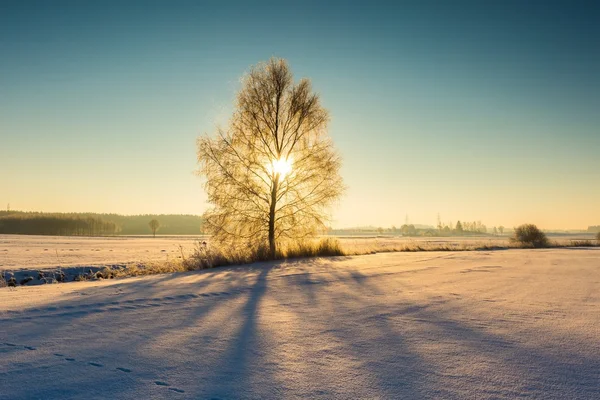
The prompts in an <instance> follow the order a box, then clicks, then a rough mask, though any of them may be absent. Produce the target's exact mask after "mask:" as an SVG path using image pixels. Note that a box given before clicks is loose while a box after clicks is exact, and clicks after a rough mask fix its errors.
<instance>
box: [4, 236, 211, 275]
mask: <svg viewBox="0 0 600 400" xmlns="http://www.w3.org/2000/svg"><path fill="white" fill-rule="evenodd" d="M198 240H204V239H203V237H201V236H157V237H156V238H152V237H143V236H142V237H140V236H114V237H83V236H33V235H0V271H2V270H23V269H25V270H37V269H48V268H55V267H57V266H61V267H71V266H101V265H111V264H128V263H137V262H142V263H147V262H150V261H166V260H169V259H173V258H178V257H180V256H181V250H182V249H183V251H184V254H189V253H190V252H191V251H192V250H193V248H194V245H195V243H196V242H197V241H198ZM180 246H181V248H180Z"/></svg>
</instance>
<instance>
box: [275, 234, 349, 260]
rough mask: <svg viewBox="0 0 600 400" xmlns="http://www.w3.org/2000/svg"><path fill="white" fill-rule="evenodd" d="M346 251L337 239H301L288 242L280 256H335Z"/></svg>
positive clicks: (341, 254)
mask: <svg viewBox="0 0 600 400" xmlns="http://www.w3.org/2000/svg"><path fill="white" fill-rule="evenodd" d="M345 254H346V253H345V252H344V250H342V246H341V245H340V242H339V241H338V240H337V239H333V238H324V239H321V240H318V241H303V242H295V243H292V244H289V245H288V246H287V247H286V248H285V249H284V251H283V254H282V256H283V257H282V258H304V257H335V256H343V255H345Z"/></svg>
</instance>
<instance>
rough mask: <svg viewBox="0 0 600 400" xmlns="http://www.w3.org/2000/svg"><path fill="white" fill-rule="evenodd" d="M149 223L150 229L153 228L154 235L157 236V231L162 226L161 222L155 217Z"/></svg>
mask: <svg viewBox="0 0 600 400" xmlns="http://www.w3.org/2000/svg"><path fill="white" fill-rule="evenodd" d="M148 225H149V226H150V229H151V230H152V235H153V237H156V231H157V230H158V228H160V222H158V221H157V220H155V219H153V220H152V221H150V222H149V223H148Z"/></svg>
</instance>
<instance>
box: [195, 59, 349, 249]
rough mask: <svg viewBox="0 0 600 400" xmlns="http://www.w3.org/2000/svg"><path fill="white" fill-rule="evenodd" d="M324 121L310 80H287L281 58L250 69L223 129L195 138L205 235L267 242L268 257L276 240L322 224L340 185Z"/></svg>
mask: <svg viewBox="0 0 600 400" xmlns="http://www.w3.org/2000/svg"><path fill="white" fill-rule="evenodd" d="M328 121H329V115H328V113H327V111H326V110H325V109H324V108H323V107H322V106H321V103H320V100H319V96H318V95H317V94H315V93H314V92H313V91H312V88H311V85H310V81H309V80H308V79H302V80H300V81H299V82H298V83H294V80H293V76H292V73H291V71H290V69H289V67H288V64H287V62H286V61H285V60H282V59H276V58H272V59H270V60H269V61H268V62H266V63H260V64H258V65H256V66H254V67H252V68H251V69H250V71H249V72H248V73H247V74H246V75H245V76H244V77H243V78H242V88H241V90H240V92H239V93H238V96H237V101H236V108H235V111H234V113H233V115H232V117H231V120H230V123H229V125H228V127H227V129H225V130H223V129H218V131H217V136H216V137H215V138H209V137H200V138H199V139H198V162H199V164H200V170H199V173H200V174H201V175H203V176H205V177H206V183H205V189H206V192H207V194H208V201H209V202H210V203H212V205H213V207H212V208H211V209H210V210H208V211H207V212H206V213H205V215H204V217H205V225H206V229H207V231H208V232H209V233H210V234H212V236H213V240H216V241H218V242H221V243H232V244H233V243H246V244H250V245H252V246H254V247H256V246H261V245H266V244H267V243H268V246H269V254H270V256H271V257H275V255H276V252H277V244H278V243H279V242H281V241H283V240H288V239H298V238H305V237H308V236H311V235H314V234H315V233H316V232H317V231H318V230H319V229H322V228H323V227H324V226H325V223H326V222H327V215H328V214H327V210H328V208H329V207H330V206H331V205H332V204H333V203H334V202H335V201H336V200H338V199H339V198H340V197H341V195H342V193H343V190H344V186H343V182H342V178H341V176H340V175H339V169H340V166H341V160H340V157H339V156H338V155H337V153H336V152H335V150H334V147H333V143H332V141H331V139H330V138H329V137H328V136H327V123H328Z"/></svg>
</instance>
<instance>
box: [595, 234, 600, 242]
mask: <svg viewBox="0 0 600 400" xmlns="http://www.w3.org/2000/svg"><path fill="white" fill-rule="evenodd" d="M596 240H597V241H598V244H600V232H598V233H597V234H596Z"/></svg>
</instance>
